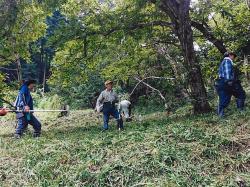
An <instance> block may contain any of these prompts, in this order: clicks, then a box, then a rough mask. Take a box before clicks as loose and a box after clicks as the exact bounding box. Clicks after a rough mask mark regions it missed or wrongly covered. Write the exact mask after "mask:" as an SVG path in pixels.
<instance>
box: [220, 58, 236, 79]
mask: <svg viewBox="0 0 250 187" xmlns="http://www.w3.org/2000/svg"><path fill="white" fill-rule="evenodd" d="M219 77H220V78H223V79H225V80H234V67H233V61H232V60H231V59H230V58H229V57H225V58H224V59H223V61H222V62H221V64H220V68H219Z"/></svg>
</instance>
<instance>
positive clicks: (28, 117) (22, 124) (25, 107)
mask: <svg viewBox="0 0 250 187" xmlns="http://www.w3.org/2000/svg"><path fill="white" fill-rule="evenodd" d="M35 84H36V81H35V80H28V81H25V82H24V83H23V85H22V86H21V88H20V90H19V93H18V96H17V98H16V101H15V107H16V108H17V110H21V111H22V112H18V113H17V114H16V117H17V128H16V132H15V136H14V137H15V138H17V139H19V138H21V136H22V134H23V131H24V130H25V129H26V128H27V126H28V124H30V125H32V126H33V128H34V134H33V137H39V136H40V134H41V123H40V122H39V121H38V120H37V119H36V117H35V116H34V115H33V113H31V112H30V110H33V99H32V96H31V94H30V91H31V90H33V89H34V87H35Z"/></svg>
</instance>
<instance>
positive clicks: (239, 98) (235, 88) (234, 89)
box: [215, 52, 246, 117]
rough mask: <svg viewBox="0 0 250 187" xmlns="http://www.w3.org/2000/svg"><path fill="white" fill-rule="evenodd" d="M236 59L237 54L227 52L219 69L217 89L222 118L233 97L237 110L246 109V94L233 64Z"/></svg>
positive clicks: (219, 111) (219, 112) (219, 113)
mask: <svg viewBox="0 0 250 187" xmlns="http://www.w3.org/2000/svg"><path fill="white" fill-rule="evenodd" d="M235 58H236V54H235V53H232V52H226V53H225V54H224V59H223V60H222V62H221V64H220V67H219V79H218V80H217V81H216V84H215V88H216V90H217V93H218V95H219V105H218V115H219V116H220V117H223V116H224V109H225V108H226V107H227V106H228V105H229V103H230V101H231V97H232V96H234V97H235V98H236V104H237V108H238V109H239V110H240V111H242V110H243V109H244V103H245V99H246V93H245V91H244V90H243V88H242V86H241V82H240V80H239V79H238V76H236V73H235V72H236V68H235V67H234V62H233V60H234V59H235Z"/></svg>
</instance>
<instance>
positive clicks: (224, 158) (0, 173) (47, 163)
mask: <svg viewBox="0 0 250 187" xmlns="http://www.w3.org/2000/svg"><path fill="white" fill-rule="evenodd" d="M186 111H187V110H186V109H183V110H180V111H179V112H177V113H176V114H172V115H171V116H168V115H167V114H165V113H155V114H151V115H147V116H144V119H143V121H142V122H139V121H137V122H136V121H135V122H133V123H127V124H126V130H125V131H124V132H118V131H117V130H116V129H115V125H114V123H113V125H112V126H111V129H110V130H109V131H108V132H106V133H102V132H100V128H101V119H99V120H97V118H96V117H92V115H93V114H91V113H90V112H88V111H85V112H78V113H74V114H71V115H70V117H68V118H66V119H63V118H60V119H57V120H54V121H51V120H50V121H47V122H44V126H43V136H42V137H41V138H40V139H38V140H35V139H32V138H31V135H30V133H28V134H27V135H26V136H25V137H24V138H23V139H21V140H18V141H17V140H14V139H13V138H12V132H13V130H14V129H13V126H11V125H9V126H7V125H2V126H0V186H58V185H61V186H171V187H172V186H237V182H236V181H238V180H239V181H241V183H242V184H244V185H246V186H247V185H248V186H249V185H250V173H249V172H250V154H249V145H250V137H249V134H250V107H249V106H248V108H247V111H246V112H245V113H244V114H238V113H237V112H234V110H231V111H230V112H229V113H231V114H232V113H233V112H234V114H233V115H232V116H230V117H227V118H226V119H224V120H219V119H218V118H217V117H216V116H215V115H214V114H208V115H203V116H191V115H184V114H185V112H186Z"/></svg>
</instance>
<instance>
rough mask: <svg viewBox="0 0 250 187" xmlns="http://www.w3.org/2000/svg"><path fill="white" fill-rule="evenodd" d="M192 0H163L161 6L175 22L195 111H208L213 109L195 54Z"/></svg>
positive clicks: (175, 30)
mask: <svg viewBox="0 0 250 187" xmlns="http://www.w3.org/2000/svg"><path fill="white" fill-rule="evenodd" d="M189 6H190V0H183V1H182V2H180V1H177V0H162V1H161V4H160V8H161V9H162V10H163V11H164V12H166V13H167V14H168V15H169V16H170V19H171V21H172V23H173V24H174V32H175V34H176V35H177V36H178V39H179V41H180V44H181V49H182V53H183V57H184V62H185V68H186V70H187V72H188V83H189V87H190V91H191V93H190V94H191V97H192V101H193V102H192V104H193V109H194V113H206V112H209V111H210V110H211V108H210V106H209V103H208V99H207V92H206V89H205V86H204V82H203V79H202V74H201V69H200V65H199V63H198V60H197V58H196V56H195V52H194V45H193V42H194V41H193V31H192V28H191V20H190V17H189Z"/></svg>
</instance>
